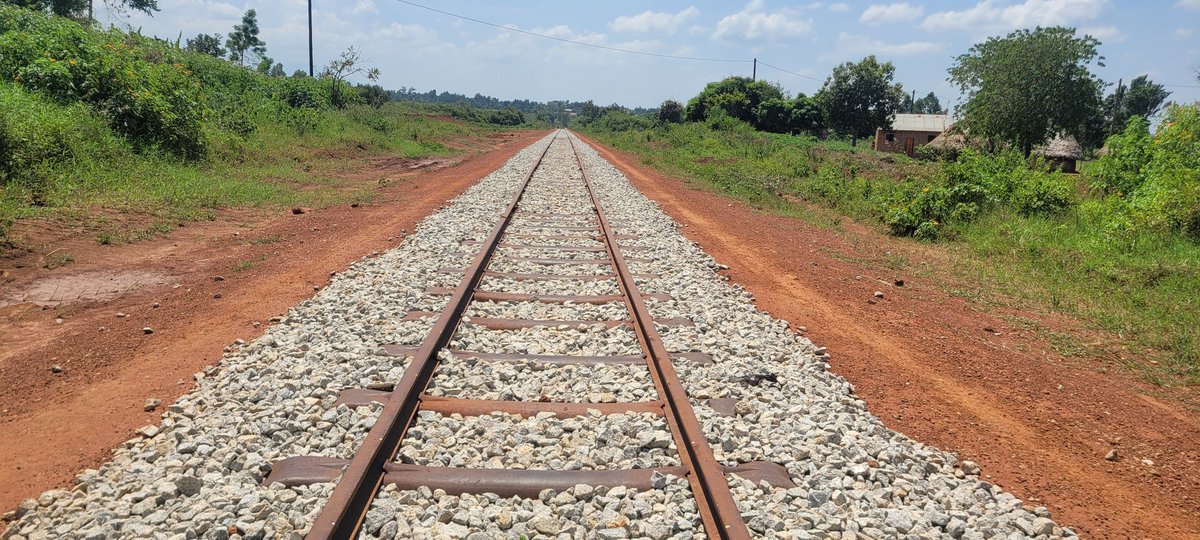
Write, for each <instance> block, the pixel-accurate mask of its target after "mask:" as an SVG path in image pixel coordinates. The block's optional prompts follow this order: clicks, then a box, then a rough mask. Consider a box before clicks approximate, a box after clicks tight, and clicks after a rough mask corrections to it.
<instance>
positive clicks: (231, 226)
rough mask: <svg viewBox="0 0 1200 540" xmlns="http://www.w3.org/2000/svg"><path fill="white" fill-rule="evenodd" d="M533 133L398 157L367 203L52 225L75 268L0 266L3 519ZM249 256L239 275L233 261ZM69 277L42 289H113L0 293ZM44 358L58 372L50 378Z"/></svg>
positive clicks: (90, 463) (372, 164) (146, 420)
mask: <svg viewBox="0 0 1200 540" xmlns="http://www.w3.org/2000/svg"><path fill="white" fill-rule="evenodd" d="M543 135H545V132H521V133H517V134H515V135H505V136H503V137H500V136H496V137H493V138H492V140H490V141H488V142H486V143H484V144H485V148H484V149H482V151H480V149H476V153H475V155H470V156H467V157H465V158H464V159H463V160H462V161H461V162H459V163H457V164H456V165H454V166H451V167H448V168H441V169H437V170H433V171H430V172H422V173H418V174H413V175H411V176H410V175H409V173H411V169H410V164H405V163H398V164H397V170H395V171H383V172H389V173H391V174H392V175H393V176H410V178H409V179H408V180H406V181H404V182H401V183H398V184H396V185H393V186H391V187H388V188H385V189H383V190H381V193H380V195H381V197H380V199H382V201H381V202H379V203H368V204H364V205H362V206H359V207H357V208H352V207H350V206H349V205H344V206H338V207H330V208H322V209H316V210H312V211H308V212H306V213H304V214H301V215H292V214H291V212H288V211H286V210H285V211H275V212H273V213H272V214H270V215H265V214H263V213H262V212H257V211H237V212H225V213H223V214H222V215H221V216H220V217H219V218H218V219H217V220H216V221H215V222H211V223H196V224H190V225H187V226H186V227H183V228H181V229H178V230H176V231H174V232H171V233H169V234H167V235H166V236H164V237H161V238H158V239H155V240H149V241H143V242H137V243H133V244H127V245H120V246H101V245H98V244H97V243H96V242H95V241H94V240H92V239H91V238H90V237H87V238H82V239H80V238H62V235H61V234H58V233H61V232H62V231H52V234H51V235H50V236H51V237H53V240H54V242H56V243H61V244H64V245H67V244H69V245H70V251H71V253H72V254H73V255H74V258H75V262H74V263H71V264H69V265H67V266H63V267H61V268H57V269H54V270H45V269H42V268H41V267H40V266H39V264H38V262H37V261H35V260H32V259H34V258H36V257H32V256H25V257H24V258H17V259H11V258H10V259H5V260H0V265H2V267H0V270H3V274H2V276H0V380H3V381H4V384H3V385H0V456H3V458H2V459H0V509H2V510H0V513H3V512H4V511H6V510H8V509H10V508H13V507H14V506H16V504H17V503H18V502H20V501H21V500H22V499H25V498H30V497H37V496H38V495H39V494H40V493H41V492H42V491H44V490H47V489H51V488H65V487H69V486H70V485H71V484H72V483H73V478H74V476H75V474H76V473H77V472H78V471H79V470H81V469H84V468H89V467H96V466H98V465H99V464H100V463H102V462H103V461H105V460H106V459H107V458H108V456H109V454H110V450H111V449H112V448H114V447H116V446H118V445H120V444H121V443H122V442H123V441H125V440H127V439H129V438H130V437H132V436H133V434H134V430H136V429H137V428H138V427H140V426H143V425H146V424H150V423H157V421H158V417H159V414H160V412H161V409H160V410H159V411H156V412H144V411H143V410H142V408H143V405H144V404H145V402H146V400H147V398H151V397H156V398H159V399H161V400H162V401H163V404H164V406H165V405H166V404H170V403H171V402H172V401H173V400H174V399H175V398H177V397H178V396H179V395H180V394H182V393H184V392H186V391H188V390H189V389H190V388H191V386H192V384H191V383H192V374H193V373H195V372H197V371H199V370H201V369H203V368H204V367H205V366H208V365H211V364H213V363H214V362H216V361H217V360H219V359H220V358H221V354H222V349H223V348H224V347H225V346H227V345H229V344H231V343H232V342H233V341H234V340H235V339H238V338H243V339H246V340H251V339H253V338H255V337H257V336H258V335H260V334H261V333H262V332H263V331H264V330H265V329H266V327H267V325H268V324H269V323H268V321H269V320H270V318H271V317H273V316H275V315H280V314H283V313H284V312H286V311H287V309H288V308H290V307H291V306H293V305H295V304H296V303H298V302H299V301H300V300H303V299H304V298H307V297H309V296H311V295H312V294H313V293H314V287H321V286H323V285H325V284H326V283H327V282H328V279H329V274H330V272H333V271H341V270H344V269H345V268H346V267H347V266H348V265H349V264H350V263H352V262H353V261H355V260H358V259H360V258H362V257H364V256H367V255H370V254H371V253H372V252H373V251H377V250H378V251H382V250H385V249H389V248H392V247H395V246H397V245H399V243H400V242H401V240H402V236H401V230H403V229H408V230H412V229H413V228H414V226H415V225H416V224H417V222H418V221H420V220H421V219H422V218H424V217H425V216H427V215H429V214H430V213H432V212H433V211H435V210H436V209H437V208H439V207H440V206H442V205H443V203H445V202H446V201H447V200H449V199H451V198H453V197H454V196H456V195H458V194H459V193H461V192H462V191H463V190H465V189H466V188H467V187H470V186H471V185H472V184H474V183H475V182H477V181H478V180H479V179H481V178H483V177H484V176H486V175H487V174H488V173H490V172H492V171H493V170H495V169H497V168H499V167H500V166H501V165H502V164H503V163H504V161H505V160H507V159H508V158H509V157H511V156H512V155H513V154H515V153H516V152H517V151H518V150H520V149H521V148H524V147H525V146H528V145H529V144H532V143H533V142H534V141H535V140H536V139H538V138H540V137H541V136H543ZM366 161H367V163H365V164H364V167H365V168H366V169H370V171H369V172H370V173H371V174H370V175H369V176H371V177H372V179H373V178H376V177H378V173H380V172H381V171H380V169H379V167H380V165H379V163H377V162H378V160H366ZM350 172H353V171H350ZM235 233H236V234H237V236H235ZM76 236H79V235H76ZM83 236H85V237H86V236H87V235H86V234H85V235H83ZM52 245H54V244H52ZM247 262H248V263H250V268H249V269H242V270H240V271H238V270H235V268H239V266H238V265H239V263H247ZM66 276H74V277H73V278H72V280H65V282H66V283H67V284H66V285H62V286H58V288H57V289H54V290H51V294H53V293H54V291H55V290H57V291H58V293H59V294H60V296H59V297H60V298H62V297H63V296H62V294H63V293H64V291H65V289H63V288H62V287H71V286H75V288H74V289H72V293H71V294H70V295H68V296H66V297H68V298H74V297H75V294H76V292H78V294H83V295H85V296H88V295H92V293H101V294H100V295H99V296H101V297H102V296H103V295H104V294H107V293H108V292H109V291H111V290H112V289H114V288H115V289H117V290H118V291H120V292H121V294H119V295H118V296H117V298H115V299H112V300H110V301H93V302H86V303H78V304H68V305H64V306H61V307H59V308H57V309H54V308H49V309H42V308H40V307H39V306H37V305H34V304H32V303H29V302H26V303H19V304H15V305H5V302H3V298H4V297H5V296H8V295H9V294H10V293H13V292H14V291H19V290H25V289H26V287H27V286H29V285H33V284H36V283H37V282H38V281H45V280H47V279H55V278H60V277H66ZM81 276H82V277H81ZM131 276H132V277H131ZM217 276H220V277H221V278H223V279H222V280H220V281H216V280H214V278H215V277H217ZM138 284H140V285H141V286H140V287H136V286H137V285H138ZM218 293H220V295H221V297H220V298H216V297H215V295H216V294H218ZM20 295H21V296H25V295H24V293H21V294H20ZM156 303H157V304H158V307H154V306H155V304H156ZM118 312H121V313H125V314H127V316H126V317H121V318H118V317H117V316H116V314H117V313H118ZM56 315H59V316H61V317H62V322H61V323H57V322H56V321H55V318H56ZM255 321H258V322H261V323H262V325H261V326H260V327H255V326H254V325H253V323H254V322H255ZM100 327H104V328H105V329H104V330H103V331H101V330H100ZM143 327H150V328H152V329H153V333H152V334H150V335H146V334H143V332H142V328H143ZM55 364H58V365H60V366H61V367H62V368H63V371H62V373H57V374H56V373H52V372H51V367H52V366H53V365H55ZM2 525H3V524H0V528H2Z"/></svg>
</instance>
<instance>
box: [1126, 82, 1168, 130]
mask: <svg viewBox="0 0 1200 540" xmlns="http://www.w3.org/2000/svg"><path fill="white" fill-rule="evenodd" d="M1170 95H1171V92H1169V91H1168V90H1167V89H1166V88H1164V87H1163V85H1161V84H1157V83H1155V82H1153V81H1151V80H1150V79H1149V78H1148V77H1146V76H1145V75H1141V76H1139V77H1136V78H1134V79H1133V81H1131V82H1130V83H1129V89H1128V90H1126V91H1125V96H1124V98H1122V99H1121V106H1120V108H1119V110H1120V112H1121V115H1122V116H1124V121H1122V120H1121V118H1120V117H1118V119H1117V121H1118V122H1121V128H1120V129H1119V131H1123V130H1124V128H1125V123H1126V122H1128V121H1129V118H1130V117H1133V116H1140V117H1142V118H1150V117H1151V116H1154V115H1156V114H1158V111H1160V110H1162V106H1163V103H1164V102H1166V101H1167V97H1168V96H1170Z"/></svg>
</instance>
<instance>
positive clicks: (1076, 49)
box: [949, 26, 1104, 156]
mask: <svg viewBox="0 0 1200 540" xmlns="http://www.w3.org/2000/svg"><path fill="white" fill-rule="evenodd" d="M1099 45H1100V42H1099V41H1097V40H1096V39H1095V38H1093V37H1091V36H1087V35H1085V36H1083V37H1076V36H1075V30H1074V29H1071V28H1063V27H1057V26H1056V27H1052V28H1041V27H1039V28H1036V29H1034V30H1018V31H1016V32H1012V33H1010V34H1009V35H1008V36H1007V37H1003V38H998V37H992V38H989V39H988V40H987V41H985V42H983V43H979V44H976V45H975V46H973V47H971V49H970V50H969V51H968V52H967V53H966V54H963V55H959V57H958V58H957V59H956V60H955V63H954V65H953V66H952V67H951V68H950V70H949V73H950V81H951V82H953V83H954V84H956V85H958V87H959V89H960V90H961V91H962V92H963V94H965V95H966V96H967V102H966V105H965V106H964V108H963V110H962V112H963V113H964V115H963V121H962V123H963V124H964V125H966V126H968V127H969V128H970V129H971V132H972V134H973V135H976V136H982V137H986V138H991V139H994V140H996V141H999V142H1004V143H1009V144H1012V145H1014V146H1016V147H1017V148H1020V149H1021V150H1022V151H1023V152H1024V153H1025V155H1026V156H1028V155H1029V154H1030V152H1031V151H1032V149H1033V147H1034V146H1037V145H1039V144H1042V143H1044V142H1046V140H1048V139H1049V138H1050V137H1051V136H1052V135H1054V134H1055V133H1058V132H1060V131H1061V132H1067V133H1070V134H1072V135H1075V136H1076V138H1079V139H1083V138H1085V137H1083V135H1084V132H1085V130H1086V126H1087V124H1088V122H1089V120H1090V119H1092V118H1094V117H1095V116H1096V115H1097V114H1098V111H1099V110H1100V89H1101V82H1100V80H1099V79H1098V78H1096V76H1095V75H1093V74H1092V73H1091V71H1090V70H1089V69H1088V66H1089V65H1090V64H1091V63H1093V62H1097V63H1098V65H1100V66H1103V60H1104V59H1103V57H1100V56H1099V54H1098V53H1097V50H1096V49H1097V47H1099Z"/></svg>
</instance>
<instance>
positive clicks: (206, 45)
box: [186, 34, 225, 58]
mask: <svg viewBox="0 0 1200 540" xmlns="http://www.w3.org/2000/svg"><path fill="white" fill-rule="evenodd" d="M186 48H187V50H189V51H192V52H198V53H202V54H207V55H209V56H215V57H217V58H224V57H225V47H222V46H221V34H211V35H210V34H197V35H196V37H194V38H188V40H187V47H186Z"/></svg>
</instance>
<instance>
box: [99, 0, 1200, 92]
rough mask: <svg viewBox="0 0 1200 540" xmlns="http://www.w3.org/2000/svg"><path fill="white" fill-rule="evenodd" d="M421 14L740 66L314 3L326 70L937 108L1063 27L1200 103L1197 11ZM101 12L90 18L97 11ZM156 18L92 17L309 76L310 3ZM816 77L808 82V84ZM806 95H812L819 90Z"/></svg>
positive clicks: (775, 6) (227, 7) (1171, 5)
mask: <svg viewBox="0 0 1200 540" xmlns="http://www.w3.org/2000/svg"><path fill="white" fill-rule="evenodd" d="M414 1H415V2H416V3H418V4H422V5H426V6H431V7H435V8H437V9H440V10H444V11H448V12H453V13H456V14H460V15H465V16H469V17H472V18H476V19H480V20H483V21H488V22H492V23H495V24H499V25H504V26H508V27H513V28H519V29H522V30H527V31H530V32H535V33H541V34H547V35H551V36H556V37H560V38H563V39H569V40H575V41H582V42H586V43H592V44H596V45H603V46H608V47H616V48H623V49H631V50H636V51H643V52H649V53H656V54H666V55H676V56H690V57H703V58H712V59H724V60H738V62H704V61H694V60H672V59H665V58H657V57H650V56H642V55H636V54H627V53H620V52H614V51H609V50H602V49H597V48H591V47H582V46H578V45H573V44H569V43H562V42H558V41H551V40H546V39H542V38H537V37H533V36H528V35H522V34H518V33H513V32H509V31H505V30H502V29H499V28H495V27H491V26H486V25H482V24H478V23H475V22H469V21H465V20H461V19H456V18H454V17H450V16H447V15H443V14H439V13H435V12H432V11H428V10H425V9H421V8H419V7H414V6H412V5H407V4H403V3H400V2H397V1H396V0H313V6H314V7H313V9H314V21H315V23H314V24H315V30H314V39H315V49H316V52H315V56H316V63H317V66H318V70H319V69H320V65H321V64H323V63H325V62H327V61H328V60H329V59H331V58H333V57H334V56H336V55H337V53H338V52H339V51H341V50H343V49H345V48H346V47H348V46H351V45H354V46H357V47H358V48H359V49H360V50H362V51H363V53H364V55H365V56H366V57H367V58H368V59H369V61H370V65H372V66H376V67H379V68H380V69H381V70H382V72H383V76H382V78H381V81H380V82H381V83H382V84H383V85H384V86H386V87H388V88H398V87H401V86H409V87H415V88H417V89H419V90H422V91H425V90H429V89H437V90H439V91H442V90H447V91H452V92H458V93H464V94H467V95H471V94H474V93H476V92H478V93H481V94H486V95H491V96H495V97H499V98H503V99H513V98H528V99H535V100H539V101H545V100H550V99H570V100H587V99H591V100H594V101H595V102H596V103H598V104H609V103H620V104H622V105H627V106H657V105H658V104H659V103H660V102H661V101H662V100H664V99H668V98H673V99H677V100H680V101H683V100H686V99H688V98H689V97H691V96H693V95H695V94H696V93H697V92H699V90H700V89H701V88H703V86H704V84H705V83H706V82H709V81H714V80H718V79H721V78H723V77H726V76H729V75H749V74H750V70H751V65H750V63H749V62H748V61H749V60H750V59H751V58H755V57H757V58H758V59H759V60H760V61H761V62H766V63H768V64H770V65H772V66H778V67H780V68H783V69H785V70H787V71H791V72H794V73H795V74H792V73H786V72H783V71H779V70H776V69H772V68H769V67H766V66H764V65H762V64H760V65H759V71H758V75H759V77H760V78H764V79H766V80H770V81H775V82H778V83H780V84H781V85H782V86H783V87H784V88H785V89H786V90H788V91H789V92H791V93H797V92H804V93H807V94H812V93H813V92H815V91H816V90H817V89H819V88H820V86H821V82H822V81H824V79H825V77H826V76H827V75H828V74H829V72H830V70H831V69H832V68H833V67H834V66H835V65H837V64H839V63H841V62H844V61H848V60H849V61H856V60H858V59H860V58H862V57H863V56H866V55H868V54H875V55H877V56H878V57H880V58H881V59H883V60H888V61H891V62H893V63H894V64H895V65H896V80H897V81H898V82H900V83H902V84H903V85H904V88H905V89H906V90H909V91H911V90H916V92H917V95H918V96H921V95H924V94H925V93H928V92H934V93H935V94H937V95H938V96H939V97H941V98H942V101H943V103H944V104H945V103H946V101H947V100H950V101H951V103H953V102H954V101H956V100H957V99H958V92H957V90H956V89H955V88H954V87H953V86H951V85H950V84H949V83H947V82H946V69H947V68H948V67H949V66H950V65H951V63H952V62H953V59H954V57H955V56H957V55H958V54H962V53H964V52H966V50H967V49H968V48H970V47H971V45H972V44H974V43H977V42H980V41H982V40H984V39H986V38H987V37H988V36H992V35H1003V34H1006V33H1008V32H1010V31H1012V30H1014V29H1018V28H1032V27H1034V26H1037V25H1042V26H1050V25H1065V26H1072V27H1076V28H1078V29H1079V30H1080V31H1081V32H1087V33H1089V34H1091V35H1093V36H1096V37H1097V38H1099V39H1100V40H1101V41H1102V42H1103V45H1102V46H1101V48H1100V52H1101V54H1102V55H1103V56H1104V57H1105V58H1106V60H1105V64H1106V67H1103V68H1100V67H1097V68H1095V73H1097V74H1098V75H1099V76H1100V77H1101V78H1102V79H1104V80H1105V81H1108V82H1112V83H1115V82H1116V81H1117V79H1118V78H1124V79H1125V81H1126V82H1128V81H1129V79H1131V78H1133V77H1135V76H1138V75H1143V74H1148V75H1149V76H1150V78H1151V79H1152V80H1154V81H1156V82H1159V83H1164V84H1170V85H1177V86H1171V87H1169V88H1168V89H1169V90H1171V91H1172V92H1173V94H1172V95H1171V98H1170V99H1172V100H1176V101H1181V102H1193V101H1200V82H1198V81H1197V80H1196V76H1195V73H1196V70H1197V69H1198V68H1200V0H1165V1H1153V0H1151V1H1142V2H1137V1H1122V2H1118V1H1116V0H982V1H973V2H949V1H932V0H910V1H907V2H893V3H886V2H885V3H875V2H782V1H775V0H749V1H736V2H704V1H673V0H672V1H660V2H653V3H648V2H633V1H628V0H608V1H605V2H561V1H560V2H551V1H508V2H486V1H477V0H438V1H437V2H434V1H433V0H414ZM99 3H100V2H97V4H99ZM158 4H159V7H160V8H161V11H160V12H158V13H156V14H155V15H154V16H153V17H147V16H143V15H133V16H118V15H113V14H109V13H106V12H102V13H100V14H99V15H100V17H101V19H102V21H107V22H110V23H113V24H117V25H120V26H125V25H129V26H132V27H133V28H141V29H142V32H143V33H146V34H151V35H158V36H160V37H169V38H172V39H174V38H175V37H176V36H177V35H179V34H180V33H181V32H182V34H183V36H184V37H185V38H186V37H188V36H192V35H195V34H197V33H200V32H204V33H214V32H220V33H222V34H226V33H228V32H229V30H230V29H231V28H232V27H233V25H234V24H236V23H238V22H239V20H240V18H241V15H242V13H243V12H244V11H245V10H246V9H248V8H254V9H255V10H257V12H258V16H259V24H260V27H261V29H262V33H261V36H262V38H263V40H264V41H266V43H267V47H268V55H269V56H271V57H272V58H275V59H276V60H277V61H281V62H283V64H284V66H285V68H286V69H287V71H288V73H291V72H292V71H293V70H295V69H300V68H307V63H308V57H307V41H306V24H307V23H306V14H305V10H306V0H273V1H265V0H249V1H238V0H225V1H221V0H158ZM807 77H811V78H807ZM814 79H816V80H814Z"/></svg>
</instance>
